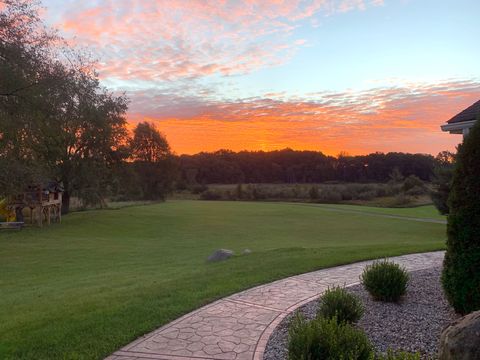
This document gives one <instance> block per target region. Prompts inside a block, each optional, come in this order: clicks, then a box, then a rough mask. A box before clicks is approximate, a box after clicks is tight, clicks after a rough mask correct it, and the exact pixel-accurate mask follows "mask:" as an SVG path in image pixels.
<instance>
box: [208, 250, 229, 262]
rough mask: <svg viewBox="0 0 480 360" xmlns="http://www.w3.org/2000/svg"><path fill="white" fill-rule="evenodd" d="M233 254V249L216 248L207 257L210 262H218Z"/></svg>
mask: <svg viewBox="0 0 480 360" xmlns="http://www.w3.org/2000/svg"><path fill="white" fill-rule="evenodd" d="M232 256H233V251H232V250H228V249H218V250H215V251H214V252H213V253H212V254H211V255H210V256H209V257H208V259H207V261H208V262H217V261H223V260H227V259H228V258H230V257H232Z"/></svg>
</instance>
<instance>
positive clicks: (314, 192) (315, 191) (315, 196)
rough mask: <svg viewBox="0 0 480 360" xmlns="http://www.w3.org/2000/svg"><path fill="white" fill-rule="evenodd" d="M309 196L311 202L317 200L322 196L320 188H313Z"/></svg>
mask: <svg viewBox="0 0 480 360" xmlns="http://www.w3.org/2000/svg"><path fill="white" fill-rule="evenodd" d="M308 196H309V197H310V199H311V200H317V199H318V197H319V196H320V193H319V192H318V187H317V186H312V187H311V188H310V190H309V191H308Z"/></svg>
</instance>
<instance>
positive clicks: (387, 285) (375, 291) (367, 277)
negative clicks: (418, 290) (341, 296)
mask: <svg viewBox="0 0 480 360" xmlns="http://www.w3.org/2000/svg"><path fill="white" fill-rule="evenodd" d="M360 278H361V280H362V283H363V285H364V286H365V288H366V289H367V290H368V292H369V293H370V295H372V296H373V298H374V299H375V300H380V301H388V302H398V301H399V300H400V298H401V297H402V295H404V294H405V292H406V291H407V283H408V273H407V271H406V270H405V269H404V268H402V267H400V265H398V264H395V263H393V262H390V261H387V260H383V261H376V262H374V263H373V264H372V265H367V266H366V267H365V269H364V270H363V273H362V275H361V277H360Z"/></svg>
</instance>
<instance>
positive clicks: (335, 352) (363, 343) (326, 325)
mask: <svg viewBox="0 0 480 360" xmlns="http://www.w3.org/2000/svg"><path fill="white" fill-rule="evenodd" d="M372 356H373V348H372V345H371V344H370V341H369V340H368V338H367V336H366V335H365V333H364V332H363V331H362V330H360V329H357V328H355V327H353V326H352V325H350V324H347V323H338V322H337V320H336V319H335V318H333V319H325V318H321V317H320V318H317V319H315V320H312V321H310V322H306V321H305V320H304V319H303V318H302V317H301V316H300V315H297V316H296V317H295V318H294V320H293V322H292V324H291V325H290V329H289V339H288V359H289V360H317V359H318V360H320V359H322V360H339V359H345V360H346V359H348V360H369V359H371V358H372Z"/></svg>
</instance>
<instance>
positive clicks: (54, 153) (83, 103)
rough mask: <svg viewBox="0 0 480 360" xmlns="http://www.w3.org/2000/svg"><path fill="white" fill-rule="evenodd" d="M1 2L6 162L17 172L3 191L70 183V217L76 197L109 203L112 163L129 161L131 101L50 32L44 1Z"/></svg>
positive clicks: (2, 181)
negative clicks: (29, 185) (103, 82)
mask: <svg viewBox="0 0 480 360" xmlns="http://www.w3.org/2000/svg"><path fill="white" fill-rule="evenodd" d="M0 4H1V5H2V6H0V9H2V10H1V11H0V78H1V79H2V81H1V83H0V164H5V165H6V166H8V167H9V168H11V169H12V170H13V171H14V172H13V173H11V176H10V177H9V178H7V177H0V193H3V194H8V193H12V192H15V191H18V189H19V188H22V187H24V186H25V184H27V183H30V182H32V181H39V179H42V178H49V179H55V180H58V181H61V182H62V183H63V185H64V188H65V194H64V209H63V210H64V212H67V211H68V208H69V199H70V196H71V195H72V194H73V195H76V196H79V197H81V198H82V199H83V200H84V201H85V202H89V203H92V202H99V201H101V200H102V198H103V194H104V192H105V189H106V187H107V183H108V180H109V177H110V176H111V172H110V169H111V168H112V166H113V165H112V164H113V163H115V162H118V161H119V160H121V159H122V158H124V157H125V155H128V154H125V152H124V151H123V148H124V146H125V145H126V143H127V139H126V137H127V131H126V128H125V125H126V119H125V113H126V110H127V99H126V98H125V97H124V96H115V95H113V94H112V93H110V92H108V91H107V90H106V89H104V88H102V87H101V86H100V83H99V80H98V74H97V73H96V71H95V63H94V62H92V61H90V60H89V59H88V57H86V56H84V55H83V54H81V53H79V52H78V51H76V50H74V49H71V48H70V47H68V46H67V45H66V44H65V42H64V41H63V40H62V39H61V38H60V37H58V36H57V35H56V34H55V32H53V31H51V30H49V29H48V28H47V27H46V26H44V24H43V22H42V20H41V19H40V18H39V17H38V9H39V6H38V3H36V2H32V1H27V0H15V1H12V0H0ZM12 182H13V183H15V184H17V187H16V188H14V187H12V186H11V185H9V184H11V183H12Z"/></svg>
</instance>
